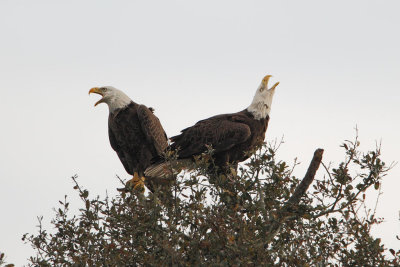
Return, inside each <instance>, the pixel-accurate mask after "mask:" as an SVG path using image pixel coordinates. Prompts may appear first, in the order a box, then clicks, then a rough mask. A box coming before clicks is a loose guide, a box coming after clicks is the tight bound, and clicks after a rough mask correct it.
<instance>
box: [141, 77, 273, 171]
mask: <svg viewBox="0 0 400 267" xmlns="http://www.w3.org/2000/svg"><path fill="white" fill-rule="evenodd" d="M270 78H271V75H267V76H265V77H264V78H263V80H262V81H261V84H260V85H259V87H258V88H257V91H256V93H255V96H254V98H253V101H252V102H251V104H250V106H248V107H247V108H246V109H244V110H242V111H240V112H237V113H231V114H222V115H217V116H214V117H211V118H208V119H205V120H201V121H199V122H197V123H196V124H195V125H193V126H191V127H188V128H186V129H184V130H182V131H181V134H180V135H177V136H174V137H172V138H171V141H172V144H171V146H170V147H169V149H171V150H173V151H177V154H178V160H188V159H192V160H193V159H194V157H195V156H198V155H201V154H202V153H204V152H206V151H207V149H208V147H209V146H211V147H212V149H213V150H214V151H213V160H214V165H215V166H216V167H217V170H216V171H217V173H218V174H222V173H227V171H228V169H229V168H228V167H231V166H233V167H234V168H237V165H238V163H239V162H241V161H244V160H246V159H248V158H249V157H250V154H249V152H251V151H254V150H255V149H256V148H257V147H258V146H259V145H261V144H262V143H263V141H264V138H265V132H266V130H267V127H268V122H269V114H270V111H271V104H272V98H273V96H274V93H275V88H276V87H277V86H278V84H279V82H277V83H275V84H274V85H273V86H272V87H271V88H270V89H268V81H269V79H270ZM168 170H170V168H169V167H168V163H166V162H158V163H157V164H154V165H152V166H150V167H149V168H148V169H147V170H146V172H145V173H146V175H148V176H154V177H162V176H164V177H165V176H169V175H171V173H170V171H168ZM213 171H215V169H214V170H213Z"/></svg>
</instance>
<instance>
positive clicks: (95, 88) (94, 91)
mask: <svg viewBox="0 0 400 267" xmlns="http://www.w3.org/2000/svg"><path fill="white" fill-rule="evenodd" d="M91 93H95V94H99V95H101V96H104V95H103V93H102V92H101V91H100V88H99V87H93V88H92V89H90V90H89V95H90V94H91ZM102 102H103V98H102V99H100V100H99V101H97V102H96V104H94V106H97V105H98V104H100V103H102Z"/></svg>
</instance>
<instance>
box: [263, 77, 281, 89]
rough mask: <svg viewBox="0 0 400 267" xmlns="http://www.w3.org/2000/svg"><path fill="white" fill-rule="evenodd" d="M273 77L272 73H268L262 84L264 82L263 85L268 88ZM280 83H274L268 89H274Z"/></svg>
mask: <svg viewBox="0 0 400 267" xmlns="http://www.w3.org/2000/svg"><path fill="white" fill-rule="evenodd" d="M271 77H272V75H267V76H265V77H264V79H263V80H262V84H263V87H264V88H266V89H268V81H269V78H271ZM278 85H279V82H277V83H275V84H274V85H273V86H272V87H271V88H270V89H268V90H274V89H275V88H276V87H277V86H278Z"/></svg>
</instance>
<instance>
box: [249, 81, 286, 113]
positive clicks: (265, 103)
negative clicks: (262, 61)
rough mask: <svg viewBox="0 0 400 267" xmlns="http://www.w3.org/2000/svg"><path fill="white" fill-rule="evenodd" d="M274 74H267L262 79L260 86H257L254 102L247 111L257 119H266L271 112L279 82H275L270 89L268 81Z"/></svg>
mask: <svg viewBox="0 0 400 267" xmlns="http://www.w3.org/2000/svg"><path fill="white" fill-rule="evenodd" d="M271 77H272V75H267V76H265V77H264V79H263V80H262V81H261V84H260V86H259V87H258V88H257V91H256V94H255V95H254V98H253V102H251V104H250V106H249V107H248V108H247V111H249V112H250V113H252V114H253V116H254V118H255V119H256V120H261V119H265V118H266V117H267V115H268V116H269V113H270V112H271V104H272V98H273V97H274V94H275V88H276V87H277V86H278V84H279V82H277V83H275V84H274V85H273V86H272V87H271V88H270V89H268V81H269V78H271Z"/></svg>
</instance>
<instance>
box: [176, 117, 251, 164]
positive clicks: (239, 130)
mask: <svg viewBox="0 0 400 267" xmlns="http://www.w3.org/2000/svg"><path fill="white" fill-rule="evenodd" d="M250 136H251V130H250V127H249V126H248V125H247V124H245V123H243V122H241V120H240V118H236V117H235V116H230V115H219V116H215V117H212V118H209V119H206V120H202V121H199V122H197V123H196V124H195V125H194V126H192V127H189V128H186V129H184V130H182V132H181V134H180V135H177V136H174V137H172V138H171V140H172V142H174V143H173V145H172V148H173V149H179V157H180V158H186V157H189V156H193V155H198V154H201V153H202V152H205V151H206V150H207V146H206V145H211V146H212V148H213V149H214V150H215V153H218V152H223V151H226V150H228V149H230V148H232V147H234V146H235V145H237V144H240V143H243V142H245V141H246V140H248V139H249V138H250Z"/></svg>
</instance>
